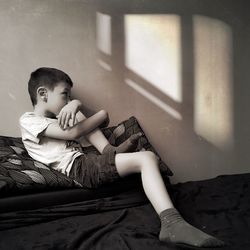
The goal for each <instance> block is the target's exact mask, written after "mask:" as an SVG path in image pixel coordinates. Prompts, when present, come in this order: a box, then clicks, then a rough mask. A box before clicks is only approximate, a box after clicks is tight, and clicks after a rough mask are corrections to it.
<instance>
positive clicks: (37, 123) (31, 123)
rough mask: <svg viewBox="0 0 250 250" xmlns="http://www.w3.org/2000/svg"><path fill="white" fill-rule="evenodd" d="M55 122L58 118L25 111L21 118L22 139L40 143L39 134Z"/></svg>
mask: <svg viewBox="0 0 250 250" xmlns="http://www.w3.org/2000/svg"><path fill="white" fill-rule="evenodd" d="M53 122H56V120H55V119H49V118H46V117H43V116H37V115H35V114H34V113H32V112H30V113H25V114H24V115H22V116H21V117H20V119H19V123H20V127H21V133H22V140H31V141H34V142H36V143H39V141H40V138H39V135H40V134H41V133H42V132H43V131H44V130H45V129H46V128H47V127H48V125H49V124H51V123H53Z"/></svg>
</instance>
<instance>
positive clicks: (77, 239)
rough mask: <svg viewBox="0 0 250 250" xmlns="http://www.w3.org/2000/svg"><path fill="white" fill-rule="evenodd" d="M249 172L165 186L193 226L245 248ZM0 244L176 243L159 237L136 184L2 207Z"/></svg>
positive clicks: (249, 243)
mask: <svg viewBox="0 0 250 250" xmlns="http://www.w3.org/2000/svg"><path fill="white" fill-rule="evenodd" d="M249 183H250V174H242V175H230V176H220V177H217V178H214V179H211V180H205V181H196V182H186V183H181V184H177V185H172V186H169V187H168V189H169V192H170V194H171V196H172V198H173V200H174V203H175V206H176V207H177V209H178V210H179V211H180V212H181V214H182V215H183V217H184V218H185V219H186V220H187V221H188V222H190V223H191V224H193V225H194V226H196V227H198V228H200V229H202V230H203V231H205V232H207V233H210V234H212V235H214V236H216V237H218V238H220V239H222V240H224V241H225V242H226V243H227V244H228V245H227V246H226V247H224V248H223V249H224V250H225V249H228V250H229V249H230V250H236V249H238V250H247V249H250V240H249V232H250V187H249ZM0 220H1V224H0V230H1V231H0V249H1V250H2V249H3V250H5V249H8V250H9V249H13V250H17V249H25V250H29V249H38V250H39V249H42V250H45V249H46V250H48V249H70V250H71V249H72V250H75V249H87V250H89V249H102V250H103V249H109V250H110V249H115V250H119V249H122V250H123V249H134V250H140V249H143V250H155V249H160V250H161V249H181V248H177V247H176V248H175V247H173V246H169V245H168V244H166V243H161V242H160V241H159V240H158V233H159V229H160V222H159V219H158V216H157V215H156V213H155V212H154V210H153V208H152V207H151V205H150V204H149V203H148V201H147V199H146V198H145V196H144V194H143V192H142V191H141V190H139V189H134V190H130V191H128V192H123V193H122V194H118V195H114V196H111V197H106V198H105V197H104V198H100V199H96V200H89V201H80V202H75V203H70V204H64V205H58V206H53V207H47V208H41V209H36V210H25V211H16V212H8V213H2V214H1V215H0Z"/></svg>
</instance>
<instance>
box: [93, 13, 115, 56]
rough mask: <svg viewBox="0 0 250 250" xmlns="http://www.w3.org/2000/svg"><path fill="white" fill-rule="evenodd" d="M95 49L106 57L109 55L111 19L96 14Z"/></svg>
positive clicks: (107, 16) (101, 14) (104, 15)
mask: <svg viewBox="0 0 250 250" xmlns="http://www.w3.org/2000/svg"><path fill="white" fill-rule="evenodd" d="M96 38H97V39H96V40H97V48H98V49H99V50H100V51H102V52H103V53H105V54H107V55H111V17H110V16H109V15H106V14H103V13H100V12H97V13H96Z"/></svg>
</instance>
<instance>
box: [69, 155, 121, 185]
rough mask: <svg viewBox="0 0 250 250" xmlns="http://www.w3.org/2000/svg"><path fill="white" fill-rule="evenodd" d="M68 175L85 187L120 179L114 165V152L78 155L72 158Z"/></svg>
mask: <svg viewBox="0 0 250 250" xmlns="http://www.w3.org/2000/svg"><path fill="white" fill-rule="evenodd" d="M69 176H70V177H71V178H73V179H75V180H76V181H78V182H79V183H81V184H82V185H83V186H84V187H87V188H97V187H99V186H101V185H103V184H106V183H111V182H114V181H116V180H118V179H120V176H119V174H118V172H117V169H116V166H115V153H110V154H103V155H96V154H91V153H89V154H84V155H80V156H79V157H77V158H76V159H75V160H74V163H73V165H72V167H71V170H70V173H69Z"/></svg>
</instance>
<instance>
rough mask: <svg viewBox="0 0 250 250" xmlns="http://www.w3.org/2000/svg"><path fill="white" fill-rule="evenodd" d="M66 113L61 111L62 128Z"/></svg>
mask: <svg viewBox="0 0 250 250" xmlns="http://www.w3.org/2000/svg"><path fill="white" fill-rule="evenodd" d="M66 115H67V113H64V112H63V113H62V115H61V125H60V126H61V128H64V125H65V120H66Z"/></svg>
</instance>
